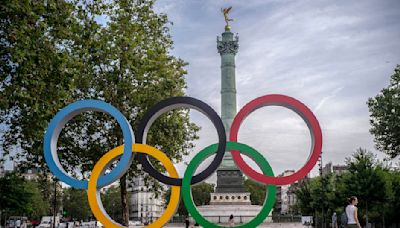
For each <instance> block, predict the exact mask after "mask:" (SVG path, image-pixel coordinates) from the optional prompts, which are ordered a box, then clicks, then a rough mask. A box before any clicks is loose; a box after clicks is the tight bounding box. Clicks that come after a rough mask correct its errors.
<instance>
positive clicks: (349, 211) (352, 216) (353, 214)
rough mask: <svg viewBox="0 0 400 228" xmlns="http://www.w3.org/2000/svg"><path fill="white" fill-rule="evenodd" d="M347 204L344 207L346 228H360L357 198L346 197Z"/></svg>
mask: <svg viewBox="0 0 400 228" xmlns="http://www.w3.org/2000/svg"><path fill="white" fill-rule="evenodd" d="M348 201H349V205H347V207H346V215H347V226H346V228H361V225H360V222H359V221H358V212H357V211H358V209H357V207H356V206H357V204H358V199H357V197H355V196H352V197H350V198H349V199H348Z"/></svg>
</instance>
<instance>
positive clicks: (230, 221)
mask: <svg viewBox="0 0 400 228" xmlns="http://www.w3.org/2000/svg"><path fill="white" fill-rule="evenodd" d="M234 225H235V221H234V219H233V215H232V214H231V216H229V226H230V227H232V226H234Z"/></svg>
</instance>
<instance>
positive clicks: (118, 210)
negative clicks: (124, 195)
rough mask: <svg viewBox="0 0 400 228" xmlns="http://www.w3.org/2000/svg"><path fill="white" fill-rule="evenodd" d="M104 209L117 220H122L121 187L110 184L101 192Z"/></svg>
mask: <svg viewBox="0 0 400 228" xmlns="http://www.w3.org/2000/svg"><path fill="white" fill-rule="evenodd" d="M101 199H102V202H103V206H104V209H105V210H106V211H107V213H108V214H109V215H110V216H111V218H113V219H114V220H115V221H117V222H120V223H121V222H123V217H122V216H123V207H122V203H121V189H120V188H119V187H118V186H112V187H110V188H108V189H107V190H106V192H105V193H103V194H101Z"/></svg>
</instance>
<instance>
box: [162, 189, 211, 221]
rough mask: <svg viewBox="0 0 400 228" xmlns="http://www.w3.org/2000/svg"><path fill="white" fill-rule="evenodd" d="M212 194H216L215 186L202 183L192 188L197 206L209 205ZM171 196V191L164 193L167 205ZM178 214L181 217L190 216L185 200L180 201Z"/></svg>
mask: <svg viewBox="0 0 400 228" xmlns="http://www.w3.org/2000/svg"><path fill="white" fill-rule="evenodd" d="M212 192H214V184H209V183H206V182H202V183H200V184H196V185H194V186H193V187H192V197H193V201H194V203H195V204H196V206H201V205H209V204H210V200H211V193H212ZM170 196H171V189H168V190H167V191H166V192H165V193H164V199H165V202H166V204H168V202H169V198H170ZM177 212H178V214H179V215H180V216H183V215H185V216H186V215H188V211H187V210H186V207H185V204H184V202H183V200H180V202H179V207H178V211H177Z"/></svg>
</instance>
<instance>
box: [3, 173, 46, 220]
mask: <svg viewBox="0 0 400 228" xmlns="http://www.w3.org/2000/svg"><path fill="white" fill-rule="evenodd" d="M0 192H1V194H0V211H2V212H3V213H4V214H7V215H20V216H22V215H25V216H28V217H29V218H31V219H39V218H40V217H41V216H43V215H44V214H46V213H47V209H48V207H49V205H48V204H47V202H46V201H45V200H44V199H43V196H42V195H41V194H40V190H39V188H38V184H37V183H36V182H33V181H26V180H24V178H23V177H20V176H19V175H18V174H17V173H15V172H13V173H8V174H6V175H5V176H4V177H2V178H0Z"/></svg>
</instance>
